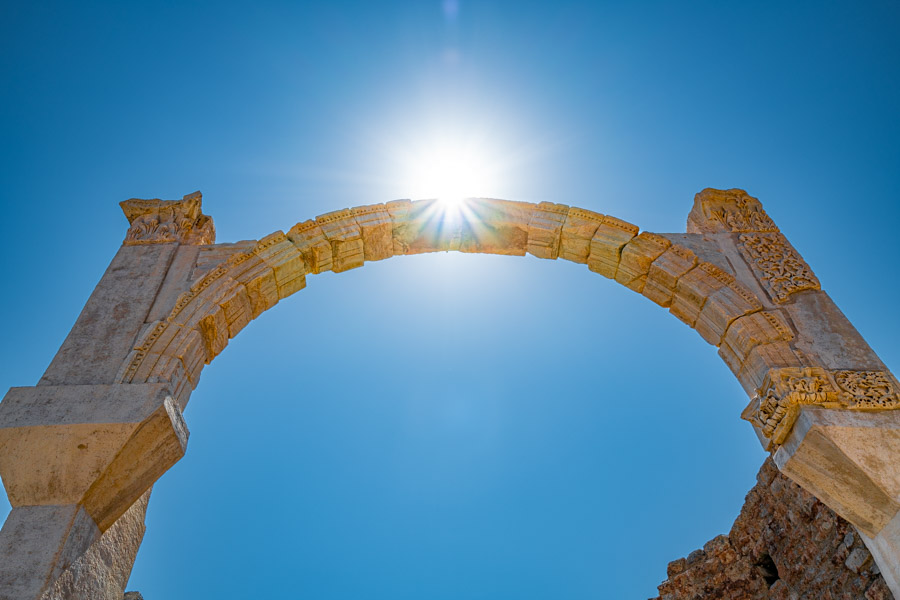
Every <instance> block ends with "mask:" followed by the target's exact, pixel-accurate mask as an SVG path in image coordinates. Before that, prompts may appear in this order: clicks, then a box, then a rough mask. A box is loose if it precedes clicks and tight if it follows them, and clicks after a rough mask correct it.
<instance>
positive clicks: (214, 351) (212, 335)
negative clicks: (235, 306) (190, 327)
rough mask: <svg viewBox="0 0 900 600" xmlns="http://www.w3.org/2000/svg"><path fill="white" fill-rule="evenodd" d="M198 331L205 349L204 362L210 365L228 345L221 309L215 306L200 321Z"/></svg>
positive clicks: (225, 325) (223, 312) (223, 313)
mask: <svg viewBox="0 0 900 600" xmlns="http://www.w3.org/2000/svg"><path fill="white" fill-rule="evenodd" d="M198 331H199V332H200V335H201V336H202V338H203V347H204V348H206V362H207V363H210V362H212V359H214V358H215V357H216V356H218V355H219V353H220V352H222V350H224V349H225V346H227V345H228V323H227V322H226V320H225V311H224V310H222V307H220V306H216V307H215V308H214V309H213V310H212V311H211V312H210V314H208V315H206V316H205V317H203V318H202V319H200V322H199V323H198Z"/></svg>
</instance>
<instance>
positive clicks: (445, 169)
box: [404, 141, 496, 207]
mask: <svg viewBox="0 0 900 600" xmlns="http://www.w3.org/2000/svg"><path fill="white" fill-rule="evenodd" d="M491 164H492V161H491V160H490V157H489V156H488V154H487V152H486V151H485V149H484V148H483V147H481V146H479V145H477V144H463V143H453V142H449V143H448V142H446V141H444V142H435V143H433V144H427V145H424V146H423V147H422V148H421V149H420V150H419V151H418V152H415V153H414V154H411V155H410V156H409V164H408V165H407V166H406V171H407V176H406V177H405V178H404V181H406V182H408V185H409V192H410V194H411V197H412V198H437V199H438V200H441V202H442V203H444V204H445V205H447V206H448V207H449V206H456V205H459V203H460V202H461V201H462V200H463V199H464V198H474V197H480V196H488V195H490V194H491V193H492V190H494V188H495V183H496V182H495V181H493V176H492V175H493V174H492V172H491V171H492V169H491Z"/></svg>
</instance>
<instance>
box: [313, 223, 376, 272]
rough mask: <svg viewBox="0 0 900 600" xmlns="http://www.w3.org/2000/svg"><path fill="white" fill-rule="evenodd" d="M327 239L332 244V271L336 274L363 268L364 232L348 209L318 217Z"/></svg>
mask: <svg viewBox="0 0 900 600" xmlns="http://www.w3.org/2000/svg"><path fill="white" fill-rule="evenodd" d="M316 223H318V224H319V227H321V228H322V233H323V234H324V235H325V238H326V239H327V240H328V241H329V242H330V243H331V254H332V260H333V263H332V270H333V271H334V272H335V273H341V272H343V271H349V270H350V269H355V268H356V267H361V266H362V265H363V262H364V261H365V254H364V252H363V240H362V230H361V229H360V227H359V224H357V222H356V219H354V218H353V213H351V212H350V211H349V210H348V209H346V208H345V209H343V210H336V211H334V212H330V213H326V214H324V215H319V216H318V217H316Z"/></svg>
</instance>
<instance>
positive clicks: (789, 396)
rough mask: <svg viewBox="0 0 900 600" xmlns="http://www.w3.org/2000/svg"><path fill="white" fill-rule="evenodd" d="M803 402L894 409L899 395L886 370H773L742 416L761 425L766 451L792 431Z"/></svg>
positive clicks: (845, 406)
mask: <svg viewBox="0 0 900 600" xmlns="http://www.w3.org/2000/svg"><path fill="white" fill-rule="evenodd" d="M803 405H815V406H821V407H823V408H840V409H844V410H854V411H880V410H893V409H896V408H900V395H898V393H897V384H896V382H895V381H894V379H893V377H892V376H891V375H890V373H887V372H885V371H851V370H838V371H826V370H825V369H822V368H819V367H805V368H796V367H792V368H784V369H772V370H771V371H769V373H768V374H767V375H766V378H765V380H764V382H763V385H762V387H761V388H759V390H758V391H757V393H756V396H754V398H753V399H752V400H751V401H750V404H749V405H748V406H747V408H746V409H744V412H743V413H742V414H741V417H742V418H743V419H745V420H747V421H750V423H752V424H753V425H754V426H756V427H758V428H759V431H760V433H761V435H762V436H763V437H764V438H765V440H764V442H763V444H764V445H765V447H766V450H775V449H777V448H778V447H779V446H780V445H781V444H783V443H784V441H785V440H786V439H787V437H788V435H789V434H790V433H791V430H792V429H793V427H794V423H795V422H796V420H797V417H798V416H799V415H800V407H801V406H803Z"/></svg>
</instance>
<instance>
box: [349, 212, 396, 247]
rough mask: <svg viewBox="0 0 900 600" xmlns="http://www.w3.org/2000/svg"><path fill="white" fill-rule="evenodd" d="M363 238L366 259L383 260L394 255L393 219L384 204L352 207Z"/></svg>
mask: <svg viewBox="0 0 900 600" xmlns="http://www.w3.org/2000/svg"><path fill="white" fill-rule="evenodd" d="M350 212H352V213H353V216H354V218H355V219H356V223H357V225H359V229H360V233H361V235H362V240H363V255H364V258H365V260H366V261H372V260H383V259H385V258H390V257H391V256H393V255H394V240H393V227H394V224H393V221H392V220H391V215H390V213H389V212H388V211H387V208H385V206H384V204H373V205H371V206H357V207H355V208H351V209H350Z"/></svg>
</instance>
